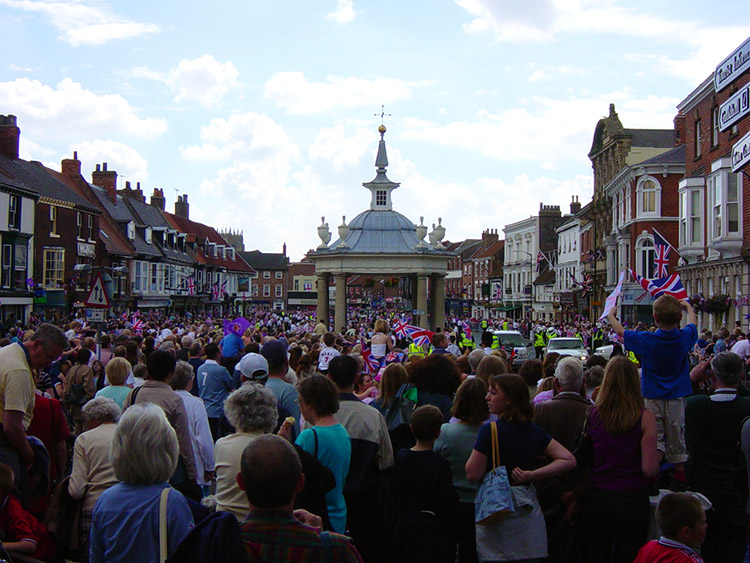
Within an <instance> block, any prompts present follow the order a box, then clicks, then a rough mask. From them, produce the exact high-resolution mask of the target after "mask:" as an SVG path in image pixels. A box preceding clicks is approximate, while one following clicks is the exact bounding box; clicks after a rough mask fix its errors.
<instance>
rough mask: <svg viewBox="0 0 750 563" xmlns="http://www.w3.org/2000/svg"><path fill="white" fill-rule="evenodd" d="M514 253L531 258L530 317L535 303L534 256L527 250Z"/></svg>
mask: <svg viewBox="0 0 750 563" xmlns="http://www.w3.org/2000/svg"><path fill="white" fill-rule="evenodd" d="M513 252H521V253H522V254H525V255H526V256H528V257H529V315H531V306H532V304H533V302H534V284H533V282H532V280H533V279H534V262H533V258H534V255H533V254H531V252H526V251H525V250H514V251H513Z"/></svg>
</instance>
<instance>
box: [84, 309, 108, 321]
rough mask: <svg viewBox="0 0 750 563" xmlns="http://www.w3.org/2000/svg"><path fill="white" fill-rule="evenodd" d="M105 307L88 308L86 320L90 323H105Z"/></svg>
mask: <svg viewBox="0 0 750 563" xmlns="http://www.w3.org/2000/svg"><path fill="white" fill-rule="evenodd" d="M105 317H106V311H105V310H104V309H86V320H87V321H88V322H90V323H103V322H104V321H105V320H106V318H105Z"/></svg>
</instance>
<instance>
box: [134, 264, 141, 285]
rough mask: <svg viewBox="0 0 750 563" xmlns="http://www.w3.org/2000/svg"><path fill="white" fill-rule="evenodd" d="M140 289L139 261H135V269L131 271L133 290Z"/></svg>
mask: <svg viewBox="0 0 750 563" xmlns="http://www.w3.org/2000/svg"><path fill="white" fill-rule="evenodd" d="M140 290H141V262H140V261H136V262H135V270H134V273H133V291H140Z"/></svg>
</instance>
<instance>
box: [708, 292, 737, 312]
mask: <svg viewBox="0 0 750 563" xmlns="http://www.w3.org/2000/svg"><path fill="white" fill-rule="evenodd" d="M731 304H732V300H731V298H730V297H729V295H727V294H726V293H716V294H714V295H712V296H711V297H708V298H706V300H705V301H704V302H703V310H704V311H705V312H706V313H710V314H712V315H715V316H717V317H718V316H721V315H723V314H724V313H726V312H727V311H728V310H729V307H730V306H731Z"/></svg>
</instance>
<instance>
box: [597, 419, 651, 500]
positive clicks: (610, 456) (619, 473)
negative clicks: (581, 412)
mask: <svg viewBox="0 0 750 563" xmlns="http://www.w3.org/2000/svg"><path fill="white" fill-rule="evenodd" d="M642 418H643V413H641V416H639V417H638V421H637V422H636V423H635V424H634V425H633V428H631V429H630V430H628V431H627V432H625V433H624V434H620V435H618V436H612V435H611V434H610V433H609V432H607V428H606V427H605V426H604V421H603V420H602V419H601V418H600V417H599V412H598V411H597V410H596V407H594V408H592V409H591V412H590V414H589V418H588V434H589V436H591V439H592V441H593V442H594V467H593V469H592V470H591V485H592V486H594V487H597V488H599V489H607V490H609V491H645V490H647V489H648V480H647V479H646V478H645V477H644V476H643V470H642V468H641V437H642V436H643V432H642V431H641V419H642Z"/></svg>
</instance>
